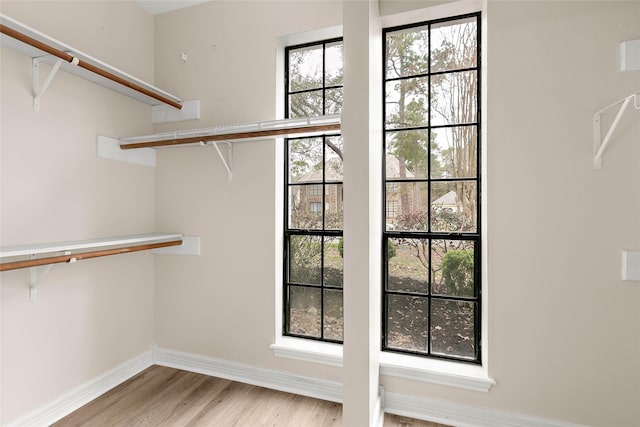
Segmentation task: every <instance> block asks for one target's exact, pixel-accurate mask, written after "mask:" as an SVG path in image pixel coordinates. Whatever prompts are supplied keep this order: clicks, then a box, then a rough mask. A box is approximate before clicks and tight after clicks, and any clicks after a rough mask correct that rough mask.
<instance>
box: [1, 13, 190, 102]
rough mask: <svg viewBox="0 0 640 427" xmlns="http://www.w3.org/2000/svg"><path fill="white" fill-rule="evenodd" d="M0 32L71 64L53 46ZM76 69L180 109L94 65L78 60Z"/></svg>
mask: <svg viewBox="0 0 640 427" xmlns="http://www.w3.org/2000/svg"><path fill="white" fill-rule="evenodd" d="M0 32H1V33H3V34H6V35H8V36H9V37H13V38H14V39H16V40H19V41H21V42H22V43H25V44H28V45H30V46H33V47H35V48H37V49H40V50H42V51H44V52H47V53H48V54H50V55H53V56H56V57H58V58H60V59H62V60H65V61H67V62H71V61H73V58H74V56H73V55H71V54H69V53H67V52H63V51H61V50H59V49H56V48H55V47H53V46H49V45H48V44H46V43H43V42H41V41H39V40H36V39H34V38H32V37H29V36H27V35H26V34H23V33H21V32H19V31H16V30H14V29H13V28H10V27H7V26H6V25H2V24H0ZM77 66H78V67H82V68H84V69H85V70H88V71H91V72H92V73H95V74H98V75H100V76H102V77H104V78H106V79H109V80H111V81H113V82H116V83H118V84H121V85H123V86H126V87H128V88H130V89H133V90H135V91H137V92H140V93H142V94H144V95H147V96H149V97H151V98H154V99H157V100H158V101H160V102H164V103H165V104H168V105H171V106H172V107H175V108H177V109H178V110H180V109H182V104H180V103H179V102H176V101H173V100H172V99H169V98H167V97H165V96H162V95H160V94H158V93H155V92H152V91H150V90H149V89H146V88H144V87H142V86H140V85H138V84H136V83H133V82H130V81H128V80H125V79H123V78H122V77H118V76H116V75H115V74H112V73H110V72H108V71H106V70H103V69H102V68H99V67H96V66H95V65H92V64H89V63H87V62H86V61H82V60H79V62H78V64H77Z"/></svg>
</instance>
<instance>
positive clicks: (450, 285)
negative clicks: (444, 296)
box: [442, 249, 473, 296]
mask: <svg viewBox="0 0 640 427" xmlns="http://www.w3.org/2000/svg"><path fill="white" fill-rule="evenodd" d="M442 281H443V282H444V285H445V287H446V289H447V293H448V294H449V295H456V296H472V295H473V250H464V249H454V250H450V251H449V252H447V253H446V254H445V256H444V258H442Z"/></svg>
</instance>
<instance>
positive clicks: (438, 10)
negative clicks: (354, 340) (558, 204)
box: [270, 0, 496, 392]
mask: <svg viewBox="0 0 640 427" xmlns="http://www.w3.org/2000/svg"><path fill="white" fill-rule="evenodd" d="M486 10H487V9H486V0H461V1H456V2H453V3H446V4H442V5H438V6H433V7H429V8H425V9H420V10H414V11H409V12H405V13H399V14H395V15H388V16H383V17H381V21H382V26H383V27H394V26H399V25H404V24H408V23H411V22H420V21H430V20H434V19H439V18H445V17H450V16H456V15H463V14H466V13H473V12H478V11H480V12H483V14H482V32H483V34H482V38H483V49H482V53H483V58H482V64H483V66H482V68H483V70H482V76H483V77H482V79H483V81H482V82H481V84H482V85H483V93H486V91H485V90H484V89H485V87H484V86H485V84H486V63H487V62H486V51H487V50H486V48H484V46H486V40H487V37H486V28H487V26H486ZM341 36H342V27H341V26H336V27H332V28H327V29H321V30H317V31H310V32H306V33H300V34H293V35H287V36H283V37H281V38H280V39H279V40H278V49H277V55H276V56H277V58H276V67H277V70H276V74H277V76H276V77H277V79H276V80H277V88H276V112H277V115H278V117H284V107H283V105H284V92H283V87H284V59H283V58H284V48H285V47H286V46H289V45H294V44H302V43H306V42H313V41H318V40H323V39H329V38H334V37H341ZM482 102H483V111H486V96H485V97H483V100H482ZM482 129H483V136H482V138H483V139H482V140H483V141H486V129H487V126H486V114H485V115H484V116H483V118H482ZM277 146H281V144H278V145H277ZM482 152H483V159H482V168H483V170H482V173H483V176H485V177H486V170H485V165H486V150H483V151H482ZM281 157H282V153H281V152H280V153H277V155H276V158H277V159H280V158H281ZM280 175H281V174H277V178H276V186H277V187H276V194H279V193H278V192H279V191H280V190H279V189H281V188H282V182H281V178H280ZM482 185H483V191H482V194H486V191H485V190H486V188H484V187H485V186H486V179H485V180H483V182H482ZM281 205H282V203H281V201H277V202H276V207H278V206H281ZM485 209H486V203H483V212H482V218H483V224H482V226H483V230H485V233H486V222H485V221H486V219H485V218H486V212H485ZM280 215H282V212H280ZM280 219H281V216H279V215H278V213H277V214H276V224H277V226H276V241H279V240H278V239H280V237H281V236H282V228H281V227H282V226H281V223H282V221H281V220H280ZM485 235H486V234H485ZM486 245H487V238H485V239H483V253H485V254H486V253H487V251H486V249H487V248H486ZM279 246H280V247H279V248H276V265H277V267H276V271H277V272H281V270H282V267H281V264H280V263H281V262H282V261H281V257H280V256H279V254H281V253H282V252H281V250H282V247H281V246H282V245H279ZM278 251H280V252H278ZM486 267H487V266H486V259H485V258H484V257H483V269H482V271H483V278H482V280H483V283H484V284H485V286H486V283H487V273H486V272H487V268H486ZM277 276H280V277H276V287H277V289H276V322H275V323H276V325H275V326H276V331H275V343H274V344H272V345H271V346H270V347H271V350H272V351H273V353H274V355H275V356H276V357H283V358H288V359H294V360H300V361H304V362H312V363H318V364H322V365H328V366H335V367H342V345H340V344H332V343H328V342H322V341H313V340H306V339H300V338H294V337H286V336H282V321H283V319H282V277H281V274H280V273H278V274H277ZM484 294H485V295H484V298H483V304H485V305H486V301H487V292H486V290H485V292H484ZM485 308H486V307H483V310H482V313H483V319H482V339H483V354H482V360H483V361H484V366H480V365H473V364H467V363H461V362H455V361H447V360H440V359H434V358H426V357H420V356H411V355H405V354H397V353H393V352H386V351H381V352H380V375H382V376H386V377H394V378H403V379H408V380H412V381H420V382H424V383H430V384H438V385H444V386H449V387H454V388H460V389H466V390H473V391H477V392H488V391H489V389H490V388H491V387H492V386H493V385H495V384H496V381H495V380H494V379H492V378H491V377H489V374H488V369H487V367H486V361H487V353H486V349H487V336H488V335H487V324H488V319H487V318H486V313H487V310H486V309H485Z"/></svg>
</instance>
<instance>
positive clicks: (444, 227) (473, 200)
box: [431, 181, 478, 232]
mask: <svg viewBox="0 0 640 427" xmlns="http://www.w3.org/2000/svg"><path fill="white" fill-rule="evenodd" d="M477 199H478V192H477V191H476V183H475V182H473V181H451V182H434V183H432V184H431V231H434V232H475V231H476V230H477V221H478V215H477V211H478V200H477Z"/></svg>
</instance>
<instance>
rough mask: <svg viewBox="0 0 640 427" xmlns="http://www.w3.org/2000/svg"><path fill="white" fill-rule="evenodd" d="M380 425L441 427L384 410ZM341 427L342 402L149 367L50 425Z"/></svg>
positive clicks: (392, 426)
mask: <svg viewBox="0 0 640 427" xmlns="http://www.w3.org/2000/svg"><path fill="white" fill-rule="evenodd" d="M384 425H385V427H446V426H443V425H441V424H435V423H430V422H426V421H420V420H414V419H409V418H405V417H399V416H396V415H390V414H386V415H385V419H384ZM53 426H56V427H68V426H91V427H94V426H96V427H97V426H114V427H115V426H127V427H128V426H138V427H142V426H153V427H159V426H166V427H176V426H179V427H182V426H185V427H186V426H217V427H232V426H237V427H245V426H249V427H252V426H271V427H285V426H287V427H289V426H290V427H341V426H342V405H340V404H339V403H333V402H327V401H323V400H319V399H313V398H310V397H304V396H299V395H296V394H291V393H284V392H280V391H275V390H270V389H266V388H262V387H256V386H252V385H248V384H243V383H239V382H235V381H230V380H225V379H221V378H214V377H209V376H206V375H200V374H195V373H192V372H186V371H180V370H177V369H171V368H166V367H162V366H152V367H150V368H148V369H146V370H144V371H143V372H141V373H139V374H138V375H136V376H135V377H133V378H131V379H130V380H128V381H126V382H124V383H122V384H120V385H119V386H117V387H115V388H114V389H112V390H110V391H109V392H107V393H105V394H103V395H102V396H100V397H98V398H97V399H95V400H94V401H92V402H89V403H88V404H87V405H85V406H83V407H82V408H80V409H78V410H77V411H75V412H73V413H71V414H69V415H68V416H66V417H65V418H63V419H62V420H60V421H58V422H57V423H55V424H53Z"/></svg>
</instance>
